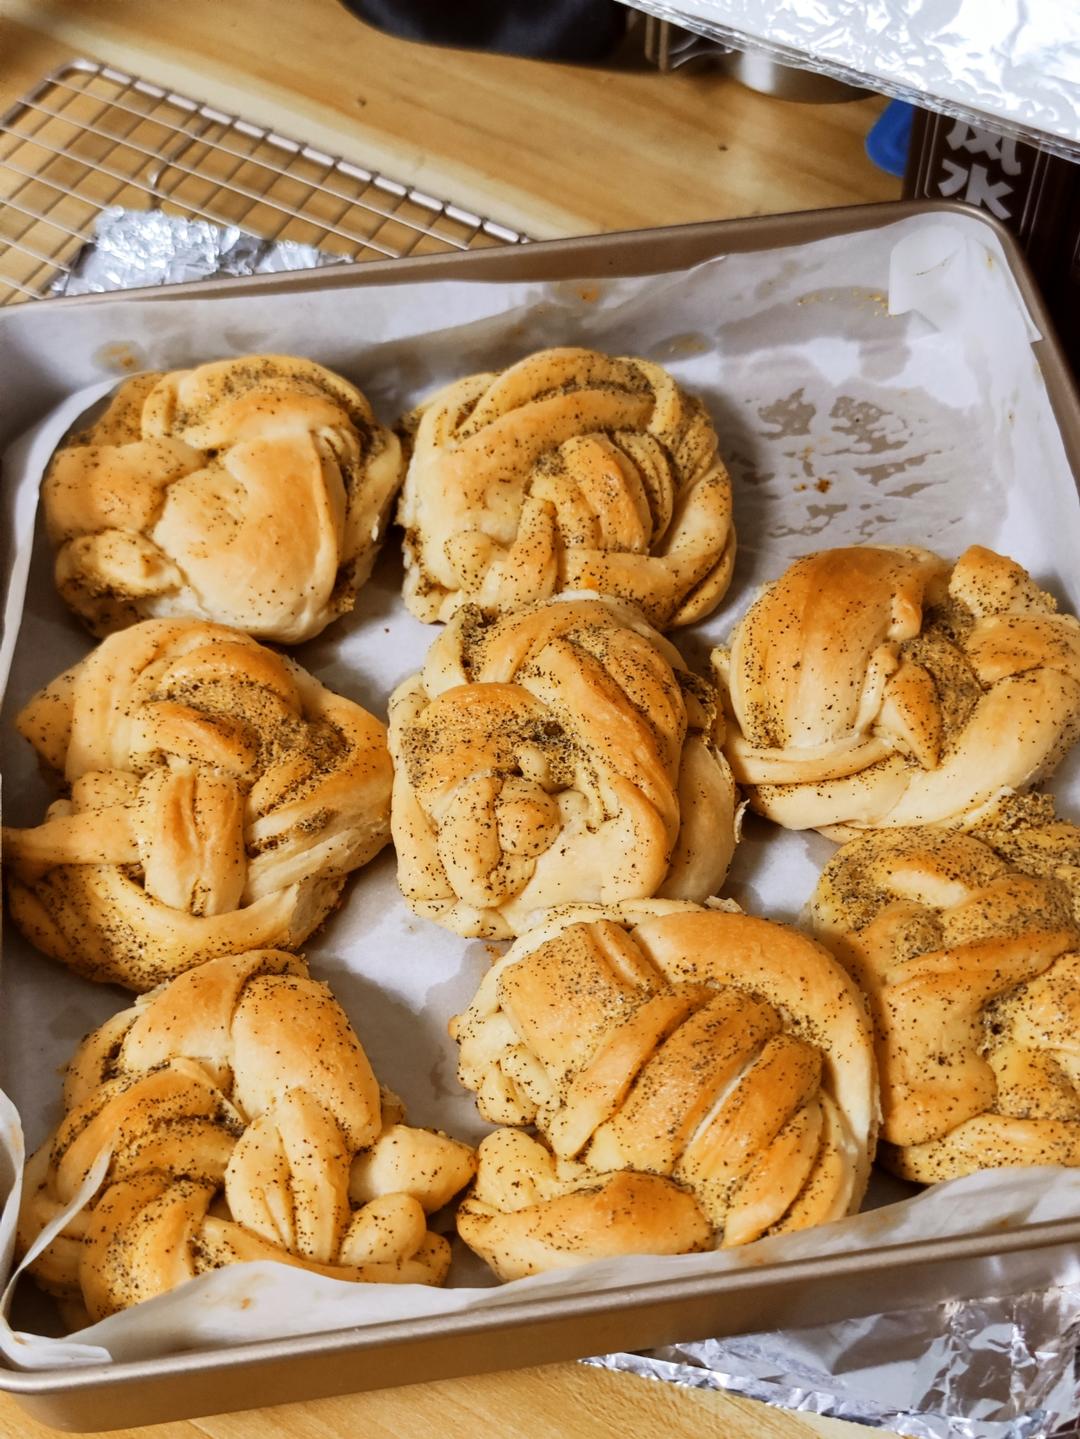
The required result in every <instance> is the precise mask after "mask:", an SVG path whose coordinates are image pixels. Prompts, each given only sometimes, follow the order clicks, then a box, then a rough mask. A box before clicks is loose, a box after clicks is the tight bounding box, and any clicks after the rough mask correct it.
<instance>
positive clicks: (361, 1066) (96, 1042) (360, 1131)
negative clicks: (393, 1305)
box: [19, 950, 475, 1319]
mask: <svg viewBox="0 0 1080 1439" xmlns="http://www.w3.org/2000/svg"><path fill="white" fill-rule="evenodd" d="M64 1107H65V1115H64V1119H63V1120H62V1122H61V1124H60V1126H59V1128H58V1129H57V1131H56V1133H55V1134H54V1135H53V1137H52V1139H51V1140H50V1141H49V1142H48V1143H47V1144H46V1145H45V1146H44V1147H43V1149H42V1150H40V1151H39V1153H38V1154H37V1155H35V1156H34V1158H33V1159H32V1161H31V1163H30V1165H29V1166H28V1169H27V1176H28V1178H27V1184H26V1189H25V1195H24V1200H23V1206H22V1211H21V1214H20V1221H19V1243H20V1246H21V1248H22V1249H24V1250H25V1249H27V1248H29V1246H30V1245H31V1244H32V1243H33V1241H34V1239H35V1237H36V1235H37V1234H38V1233H39V1232H40V1230H41V1229H42V1228H43V1227H44V1225H45V1224H46V1223H48V1222H49V1220H50V1219H51V1218H53V1217H54V1216H55V1215H56V1214H58V1213H59V1212H60V1211H61V1210H62V1209H63V1208H65V1207H66V1206H67V1205H68V1204H69V1203H70V1202H71V1201H72V1200H73V1199H74V1197H75V1195H76V1194H77V1192H78V1191H79V1189H80V1187H81V1186H82V1185H83V1183H84V1182H85V1180H86V1178H87V1176H88V1174H89V1172H90V1170H91V1168H92V1167H93V1165H94V1163H95V1161H96V1160H97V1158H98V1156H99V1155H100V1153H101V1152H102V1150H104V1149H110V1150H111V1154H110V1160H109V1166H108V1170H107V1172H106V1174H105V1176H104V1179H103V1181H102V1184H101V1187H100V1188H99V1190H98V1192H97V1194H96V1195H95V1196H94V1197H93V1198H92V1199H91V1201H90V1203H89V1205H88V1207H87V1208H86V1209H84V1210H82V1211H80V1212H79V1213H78V1214H77V1215H76V1216H75V1217H74V1219H73V1220H72V1221H71V1222H70V1223H69V1224H68V1225H67V1226H66V1227H65V1229H64V1231H63V1232H62V1233H61V1234H60V1235H59V1236H58V1237H57V1239H56V1240H54V1242H53V1243H52V1244H51V1245H50V1246H49V1248H48V1249H47V1250H46V1251H45V1252H44V1253H43V1255H42V1256H41V1257H40V1258H39V1259H37V1260H35V1261H34V1263H33V1264H32V1265H31V1272H32V1273H34V1274H35V1275H36V1276H37V1278H38V1279H39V1281H40V1282H41V1283H42V1284H44V1285H45V1286H46V1287H47V1288H49V1289H51V1290H53V1291H54V1292H55V1293H57V1294H59V1295H61V1296H62V1297H64V1298H66V1299H68V1300H71V1299H72V1298H76V1297H79V1296H81V1298H82V1300H83V1301H84V1302H85V1305H86V1308H87V1310H88V1311H89V1314H90V1317H91V1318H93V1319H99V1318H103V1317H104V1316H105V1315H107V1314H110V1313H113V1312H114V1311H115V1310H117V1309H121V1308H125V1307H127V1306H128V1305H131V1304H135V1303H138V1302H139V1301H140V1300H142V1299H148V1298H151V1297H153V1296H154V1295H156V1294H162V1293H165V1292H166V1291H167V1290H169V1289H171V1288H173V1287H175V1285H177V1284H179V1283H181V1282H183V1281H184V1280H186V1279H190V1278H193V1277H194V1276H195V1275H197V1274H200V1273H204V1272H206V1271H207V1270H209V1269H215V1268H219V1267H221V1266H222V1265H225V1264H234V1263H238V1262H241V1261H243V1260H250V1259H277V1260H280V1261H282V1262H284V1263H287V1264H292V1265H298V1266H300V1267H302V1268H305V1269H309V1270H311V1271H313V1272H315V1273H319V1274H327V1275H330V1276H331V1277H335V1278H339V1279H351V1280H357V1281H370V1282H397V1283H424V1284H438V1283H441V1282H442V1280H443V1279H444V1278H445V1276H446V1271H447V1269H448V1267H449V1262H450V1252H449V1246H448V1244H447V1243H446V1241H445V1240H444V1239H442V1238H440V1237H439V1236H437V1235H435V1234H432V1233H431V1232H429V1230H428V1228H427V1220H426V1215H427V1214H428V1213H431V1212H432V1211H434V1210H435V1209H438V1208H440V1207H441V1206H442V1205H443V1204H445V1203H446V1202H447V1201H448V1200H449V1199H450V1198H451V1197H452V1195H453V1194H455V1193H456V1192H457V1190H459V1189H460V1188H462V1186H463V1185H464V1184H466V1183H467V1182H468V1180H469V1178H470V1177H471V1175H472V1173H473V1170H474V1168H475V1163H474V1159H473V1153H472V1151H471V1150H470V1149H469V1148H468V1147H467V1146H466V1145H463V1144H460V1143H458V1142H457V1141H456V1140H452V1139H448V1138H447V1137H446V1136H445V1135H441V1134H436V1133H434V1132H432V1131H427V1130H413V1129H410V1128H409V1127H408V1126H407V1125H405V1124H404V1123H403V1122H402V1118H403V1116H402V1113H401V1108H400V1103H399V1102H398V1101H397V1100H395V1099H394V1097H393V1096H389V1095H387V1096H383V1095H381V1094H380V1091H379V1086H378V1084H377V1083H376V1081H375V1077H374V1075H373V1074H372V1072H371V1066H370V1065H369V1063H368V1060H367V1057H366V1055H365V1054H364V1051H363V1049H362V1048H361V1046H360V1042H359V1040H358V1039H357V1037H356V1035H355V1034H354V1033H353V1031H352V1028H351V1027H350V1025H349V1022H348V1020H347V1019H346V1017H345V1014H344V1012H343V1011H342V1009H341V1008H340V1006H339V1005H338V1004H337V1002H336V1001H335V1000H334V998H333V996H332V995H331V994H330V992H329V990H328V989H326V987H325V986H323V985H321V984H318V983H316V982H315V981H314V980H312V979H311V978H309V976H308V974H307V969H306V966H305V964H304V961H303V960H302V959H301V958H299V957H298V956H296V955H290V954H285V953H283V952H281V951H278V950H260V951H256V952H253V953H249V954H244V955H238V956H227V957H225V958H223V959H217V960H211V961H208V962H207V963H206V964H204V965H201V966H200V967H199V968H198V969H195V970H192V971H190V972H188V973H187V974H184V975H181V976H180V977H179V978H177V979H175V980H173V981H172V982H171V983H169V984H167V985H165V986H163V987H162V988H161V989H158V990H155V991H154V992H153V993H152V994H150V995H147V996H146V997H145V998H143V999H141V1000H139V1001H137V1002H136V1004H135V1006H134V1007H133V1008H131V1009H128V1010H126V1011H124V1012H123V1013H122V1014H119V1015H117V1016H115V1017H114V1018H113V1019H112V1020H110V1021H109V1022H108V1023H107V1024H106V1025H104V1026H102V1028H101V1029H99V1030H97V1031H95V1033H93V1034H91V1035H90V1036H89V1038H88V1039H87V1040H86V1041H84V1043H83V1045H82V1046H81V1048H80V1050H79V1051H78V1053H77V1054H76V1055H75V1058H74V1059H73V1061H72V1064H71V1065H70V1067H69V1070H68V1076H67V1082H66V1085H65V1094H64ZM387 1151H389V1152H390V1155H391V1158H390V1162H389V1163H388V1162H387Z"/></svg>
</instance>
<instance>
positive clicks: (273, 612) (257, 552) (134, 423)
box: [42, 355, 402, 644]
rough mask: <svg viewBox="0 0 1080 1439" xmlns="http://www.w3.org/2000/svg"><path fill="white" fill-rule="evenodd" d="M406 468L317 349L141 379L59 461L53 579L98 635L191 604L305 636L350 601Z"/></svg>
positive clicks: (50, 521)
mask: <svg viewBox="0 0 1080 1439" xmlns="http://www.w3.org/2000/svg"><path fill="white" fill-rule="evenodd" d="M401 470H402V464H401V447H400V445H399V443H398V440H397V438H396V436H394V435H393V434H392V433H391V432H390V431H389V430H386V429H384V428H383V427H382V426H381V425H380V424H378V422H377V421H376V419H375V417H374V415H373V414H372V412H371V407H370V405H369V404H368V402H367V400H366V399H365V398H364V396H363V395H362V394H361V393H360V391H359V390H358V389H356V388H355V387H354V386H353V385H350V384H349V383H348V382H347V381H346V380H343V379H342V378H341V377H340V376H339V375H335V374H333V373H331V371H330V370H326V369H324V368H323V367H322V366H321V365H317V364H315V363H314V362H313V361H311V360H302V359H294V358H293V357H291V356H288V355H246V356H244V357H243V358H241V359H235V360H218V361H215V362H214V363H212V364H207V365H200V366H198V368H197V369H194V370H175V371H172V372H170V373H169V374H147V375H138V376H136V377H135V378H134V379H131V380H128V381H126V382H125V383H124V384H123V385H121V386H120V388H119V390H118V391H117V393H116V396H115V397H114V399H113V401H112V403H111V404H110V406H109V408H108V409H107V410H106V412H105V414H104V415H103V416H102V417H101V419H100V420H98V421H97V423H96V424H94V425H91V426H90V428H89V429H88V430H85V431H83V432H82V433H80V434H78V435H75V436H74V437H73V438H72V439H70V440H69V441H68V442H67V443H66V444H65V445H64V446H63V447H62V448H61V449H60V450H59V451H58V452H57V453H56V455H55V456H54V457H53V460H52V463H51V464H50V466H49V470H48V473H47V475H46V477H45V483H44V486H43V489H42V498H43V501H44V508H45V519H46V523H47V525H48V529H49V536H50V538H51V539H52V541H53V543H54V544H55V545H56V546H57V547H58V551H57V557H56V583H57V587H58V589H59V590H60V593H61V595H62V596H63V597H64V599H65V600H66V602H67V603H68V604H69V605H70V606H71V608H72V609H73V610H75V611H76V613H77V614H78V615H80V616H81V618H82V619H83V620H84V621H85V622H86V624H87V625H88V626H89V627H90V629H91V630H93V632H94V633H95V634H96V635H104V634H109V633H110V632H111V631H113V630H116V629H119V628H121V627H122V626H124V625H128V624H131V623H133V622H134V621H135V620H138V619H143V618H146V617H149V616H163V615H190V616H196V617H198V618H200V619H207V620H216V621H218V622H220V623H222V624H229V625H235V626H236V628H237V629H242V630H245V631H247V632H248V633H250V634H253V635H258V636H260V637H261V638H263V639H272V640H280V641H282V642H284V643H287V644H295V643H299V642H300V641H301V640H306V639H310V637H311V636H312V635H316V634H318V633H319V631H320V630H322V629H324V628H325V627H326V625H328V624H329V623H330V621H331V620H332V619H335V618H336V617H337V616H338V615H340V614H342V613H344V611H346V610H348V609H351V608H352V604H353V598H354V596H355V594H356V591H357V590H358V589H359V588H360V586H361V585H362V584H363V582H364V581H365V580H366V579H367V577H368V575H369V574H370V573H371V567H372V565H373V564H374V562H375V555H376V551H377V547H378V542H379V539H380V537H381V535H382V532H383V530H384V528H385V520H386V516H387V514H388V513H389V508H390V505H391V503H392V501H393V498H394V495H395V493H396V492H397V489H398V485H399V484H400V481H401Z"/></svg>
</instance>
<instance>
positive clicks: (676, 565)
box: [398, 349, 735, 629]
mask: <svg viewBox="0 0 1080 1439" xmlns="http://www.w3.org/2000/svg"><path fill="white" fill-rule="evenodd" d="M406 424H407V425H408V426H410V427H412V428H413V429H414V430H415V436H414V446H413V453H412V458H411V460H410V462H409V467H408V472H407V474H406V478H405V486H404V489H403V491H402V496H401V503H400V507H399V510H398V523H399V524H400V525H402V527H403V528H404V530H405V603H406V605H407V606H408V608H409V610H410V611H411V613H412V614H414V615H416V617H417V618H418V619H421V620H427V621H432V620H446V619H449V618H450V616H451V615H452V614H453V613H454V612H455V610H457V608H458V607H459V606H460V605H462V604H465V603H474V604H478V605H480V606H481V607H482V608H483V609H486V610H500V611H501V610H514V609H520V608H521V607H522V606H523V605H527V604H530V603H533V602H534V601H537V600H544V599H548V598H549V597H550V596H552V595H554V594H556V593H558V592H559V591H561V590H581V589H586V590H596V591H598V592H599V593H601V594H609V595H618V596H620V597H622V598H623V599H627V600H632V601H633V602H634V603H635V604H636V605H638V606H639V607H640V609H641V610H642V612H643V614H644V615H645V616H646V618H647V619H648V620H649V621H650V623H652V624H654V625H656V626H657V628H659V629H667V628H669V627H671V626H673V625H686V624H691V623H692V622H693V621H694V620H698V619H701V618H702V616H704V615H707V614H708V613H709V611H710V610H712V609H713V608H715V606H716V605H717V604H718V602H719V601H720V599H721V598H722V596H723V594H724V592H725V590H726V589H727V587H728V584H729V582H730V580H731V570H732V566H733V564H734V559H735V532H734V530H733V529H732V526H731V482H730V479H729V478H728V473H727V470H726V469H725V468H724V464H723V461H722V460H721V459H720V457H719V455H718V454H717V441H716V433H715V431H714V430H713V427H712V423H711V422H710V420H709V417H708V415H707V413H706V411H705V408H704V406H703V405H702V404H701V402H700V401H699V400H697V399H694V398H692V397H691V396H689V395H687V394H685V393H684V392H683V391H682V390H681V389H680V388H679V387H678V385H677V384H676V383H675V381H674V380H673V379H672V377H671V376H670V375H669V374H668V373H667V371H666V370H664V369H662V368H661V367H660V366H659V365H654V364H650V363H649V362H648V361H647V360H633V359H613V358H611V357H610V356H608V355H601V354H598V353H596V352H595V351H593V350H581V349H557V350H541V351H540V352H539V353H538V354H535V355H530V356H529V357H528V358H527V359H525V360H521V361H519V362H518V364H516V365H512V366H511V367H510V368H509V369H508V370H504V371H503V372H502V373H501V374H486V375H472V376H470V377H469V378H468V379H464V380H458V381H456V382H455V383H454V384H452V385H448V386H446V388H445V389H443V390H440V391H439V393H438V394H436V395H434V396H432V398H431V399H430V400H428V401H427V402H426V403H425V404H424V405H422V406H421V407H420V408H419V409H418V410H417V411H415V412H414V413H413V414H412V415H411V416H409V417H407V420H406Z"/></svg>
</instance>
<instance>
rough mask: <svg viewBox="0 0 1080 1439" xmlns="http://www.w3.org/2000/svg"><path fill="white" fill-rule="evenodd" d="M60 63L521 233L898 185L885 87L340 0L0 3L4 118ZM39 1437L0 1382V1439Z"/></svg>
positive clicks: (520, 1423) (711, 212)
mask: <svg viewBox="0 0 1080 1439" xmlns="http://www.w3.org/2000/svg"><path fill="white" fill-rule="evenodd" d="M76 55H82V56H87V57H89V58H91V59H97V60H103V61H106V62H108V63H109V64H111V65H115V66H117V67H120V68H122V69H124V70H127V71H129V72H133V73H135V74H138V75H141V76H143V77H145V78H146V79H149V80H152V81H154V82H156V83H158V84H163V85H166V86H171V87H174V88H175V89H177V90H179V91H180V92H181V93H184V94H188V95H191V96H193V97H196V98H198V99H200V100H205V101H208V102H209V103H211V104H214V105H218V106H221V107H222V108H224V109H227V110H229V111H231V112H234V113H238V114H242V115H244V116H246V117H247V118H249V119H251V120H253V121H256V122H258V123H260V124H270V125H271V126H273V127H276V128H278V129H280V130H282V131H283V132H285V133H287V134H292V135H295V136H298V137H301V138H303V139H305V140H307V141H309V142H310V143H311V144H313V145H317V146H322V147H324V148H326V149H329V150H331V151H332V152H334V153H339V154H342V155H345V156H346V157H348V158H350V159H354V160H356V161H357V162H359V163H362V164H364V165H367V166H369V167H378V168H379V169H381V170H383V171H384V172H385V173H387V174H389V175H392V176H393V177H394V178H395V179H398V180H401V181H403V182H407V183H410V184H413V185H416V186H418V187H419V188H422V189H428V190H431V191H433V192H434V193H436V194H440V195H445V196H448V197H450V198H452V199H454V200H455V201H456V202H457V203H459V204H461V205H463V206H466V207H469V208H472V209H475V210H478V211H480V212H482V213H485V214H487V215H490V216H491V217H492V218H494V219H496V220H500V221H502V222H504V223H506V224H509V225H511V226H514V227H515V228H517V229H520V230H522V231H524V232H525V233H527V234H530V235H533V236H534V237H536V238H551V237H555V236H560V235H573V234H586V233H590V232H595V231H604V230H613V229H624V228H635V227H638V226H648V225H665V224H675V223H680V222H684V221H694V220H708V219H724V218H728V217H733V216H738V215H761V214H772V213H779V212H782V211H785V210H800V209H811V208H816V207H820V206H833V205H845V204H854V203H858V202H860V201H873V200H888V199H894V198H896V197H897V196H898V194H899V182H898V181H896V180H894V179H892V178H890V177H889V176H887V175H884V174H882V172H881V171H879V170H877V169H875V168H874V166H873V165H872V164H871V163H870V161H869V160H868V159H867V158H866V155H865V153H864V150H863V141H864V139H865V136H866V132H867V130H868V129H869V127H870V125H871V124H872V123H873V121H874V119H875V117H876V116H877V115H878V114H879V113H880V111H881V109H882V107H883V105H884V101H882V100H880V99H878V98H876V97H871V98H867V99H864V100H859V101H856V102H854V103H847V104H840V105H795V104H790V103H783V102H780V101H775V100H771V99H767V98H764V97H762V96H759V95H756V94H754V93H753V92H751V91H749V90H746V89H744V88H742V87H741V86H739V85H737V84H735V83H734V82H732V81H728V80H725V79H723V78H721V77H719V76H717V75H715V74H710V73H696V74H674V75H660V74H657V73H655V72H652V71H649V70H646V69H644V68H637V69H635V68H632V67H629V66H626V67H620V68H618V69H594V68H589V67H584V66H568V65H542V64H539V63H536V62H533V61H527V60H517V59H509V58H504V57H500V56H488V55H473V54H467V53H465V52H459V51H448V50H437V49H433V48H429V47H425V46H419V45H410V44H406V43H405V42H402V41H399V40H395V39H391V38H388V37H386V36H384V35H381V34H379V33H377V32H376V31H374V30H371V29H370V28H368V27H366V26H364V25H362V24H361V23H360V22H359V21H358V20H356V19H355V18H354V17H353V16H351V15H350V14H349V13H347V12H346V11H345V10H344V9H343V8H342V7H341V6H339V5H338V4H337V3H335V0H228V3H226V0H182V3H179V4H176V3H172V0H0V112H2V111H4V110H6V109H7V108H8V107H9V106H10V105H11V103H12V102H13V101H15V100H16V99H17V98H18V97H19V96H20V95H22V94H23V93H24V92H25V91H26V90H28V89H29V88H30V86H31V85H32V84H33V83H35V82H36V81H37V80H39V79H40V78H41V77H42V76H43V75H45V74H46V73H47V72H48V71H50V70H51V69H53V68H54V67H56V66H57V65H59V64H61V63H63V62H64V61H66V60H68V59H70V58H72V57H73V56H76ZM51 1432H53V1431H51V1430H47V1429H45V1428H44V1427H43V1426H42V1425H39V1424H37V1423H36V1422H35V1421H33V1420H31V1419H30V1418H28V1417H27V1416H26V1415H25V1413H24V1412H23V1411H22V1409H21V1408H19V1407H18V1406H17V1405H16V1404H15V1403H14V1401H13V1400H12V1399H11V1398H10V1397H9V1396H7V1395H0V1439H34V1436H38V1435H45V1434H48V1433H51ZM119 1432H121V1433H122V1434H123V1435H125V1436H132V1439H134V1436H136V1435H145V1436H147V1439H205V1436H208V1435H209V1436H213V1439H249V1436H250V1439H254V1436H259V1439H329V1436H334V1439H337V1436H342V1435H361V1434H362V1435H365V1436H367V1439H382V1436H395V1439H410V1436H414V1435H415V1436H418V1439H419V1436H424V1439H428V1436H430V1435H432V1434H437V1435H438V1436H439V1439H475V1436H476V1435H477V1434H478V1433H489V1434H493V1435H498V1436H499V1439H548V1436H551V1439H556V1436H560V1439H561V1436H567V1435H573V1436H574V1439H624V1436H625V1435H626V1434H627V1433H635V1432H636V1433H639V1434H664V1435H666V1436H670V1439H684V1436H685V1439H692V1436H701V1435H704V1434H715V1435H722V1436H724V1439H812V1436H815V1435H817V1436H821V1435H826V1436H831V1439H848V1436H850V1439H856V1436H857V1435H858V1434H860V1433H865V1432H866V1431H865V1430H858V1429H856V1428H855V1427H854V1426H850V1425H847V1424H841V1423H838V1422H836V1421H835V1420H829V1419H819V1418H816V1417H804V1416H797V1415H792V1414H787V1413H784V1412H782V1411H780V1410H776V1409H771V1408H769V1407H767V1406H764V1405H760V1404H756V1403H754V1402H752V1401H745V1400H740V1399H734V1398H731V1397H729V1396H727V1395H725V1394H720V1393H713V1392H707V1391H703V1390H686V1389H681V1388H677V1387H676V1386H673V1385H667V1384H658V1383H651V1382H649V1381H646V1380H643V1379H639V1378H637V1377H635V1376H631V1375H623V1374H612V1373H607V1372H604V1371H599V1370H595V1369H587V1368H584V1367H582V1366H580V1365H574V1364H561V1365H553V1366H549V1367H546V1368H542V1369H530V1370H522V1371H517V1372H515V1373H510V1374H496V1375H484V1376H480V1377H476V1378H468V1379H458V1380H449V1381H442V1382H439V1383H434V1384H424V1385H417V1386H415V1387H411V1388H407V1389H397V1390H386V1391H381V1392H378V1393H374V1394H366V1395H353V1396H348V1397H344V1398H339V1399H324V1400H318V1401H315V1402H311V1403H304V1404H293V1405H288V1406H284V1407H280V1408H276V1409H259V1410H251V1411H247V1412H245V1413H241V1414H234V1415H228V1416H220V1417H217V1418H213V1419H199V1420H193V1421H186V1422H177V1423H170V1424H165V1425H162V1426H160V1427H154V1428H152V1429H140V1430H123V1431H119Z"/></svg>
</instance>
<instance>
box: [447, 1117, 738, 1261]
mask: <svg viewBox="0 0 1080 1439" xmlns="http://www.w3.org/2000/svg"><path fill="white" fill-rule="evenodd" d="M477 1157H478V1159H479V1168H478V1169H477V1174H476V1184H475V1185H474V1186H473V1188H472V1189H471V1190H470V1191H469V1194H468V1197H467V1198H466V1199H465V1200H464V1201H463V1202H462V1204H461V1206H460V1207H459V1209H458V1215H457V1227H458V1233H459V1234H460V1235H461V1237H462V1239H464V1241H465V1243H466V1244H467V1245H468V1246H469V1248H470V1249H472V1250H475V1252H476V1253H477V1254H479V1255H480V1257H481V1258H482V1259H483V1260H485V1262H486V1263H488V1264H490V1265H491V1267H492V1269H494V1271H495V1273H496V1274H497V1275H498V1276H499V1278H500V1279H504V1280H505V1279H521V1278H523V1277H524V1276H525V1275H527V1274H540V1273H542V1272H543V1271H544V1270H547V1269H570V1268H573V1267H574V1266H575V1265H578V1264H588V1263H589V1261H590V1260H593V1259H615V1258H619V1257H621V1256H622V1255H626V1254H691V1253H694V1252H695V1251H697V1250H701V1249H710V1248H711V1247H712V1225H711V1224H710V1223H709V1221H708V1219H707V1218H706V1217H705V1215H704V1214H703V1213H702V1211H701V1207H700V1205H699V1204H698V1202H697V1200H696V1199H695V1198H694V1196H693V1195H692V1194H690V1193H689V1192H688V1191H687V1190H685V1189H683V1188H681V1187H680V1186H679V1185H678V1184H675V1183H673V1181H672V1180H670V1179H665V1178H663V1177H662V1176H661V1175H658V1174H635V1173H633V1172H625V1173H616V1174H598V1173H597V1172H596V1170H594V1169H589V1168H588V1167H587V1166H586V1165H583V1164H575V1163H573V1162H572V1161H568V1160H563V1159H557V1158H556V1157H555V1156H554V1155H553V1154H552V1153H551V1151H550V1150H548V1149H545V1148H544V1146H543V1145H542V1144H540V1143H538V1142H537V1141H536V1140H535V1139H531V1138H530V1137H529V1136H528V1135H527V1134H524V1133H522V1131H521V1130H520V1129H497V1130H496V1131H495V1133H494V1134H489V1135H488V1136H487V1138H486V1139H485V1140H483V1141H482V1143H481V1145H480V1148H479V1150H478V1151H477Z"/></svg>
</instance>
